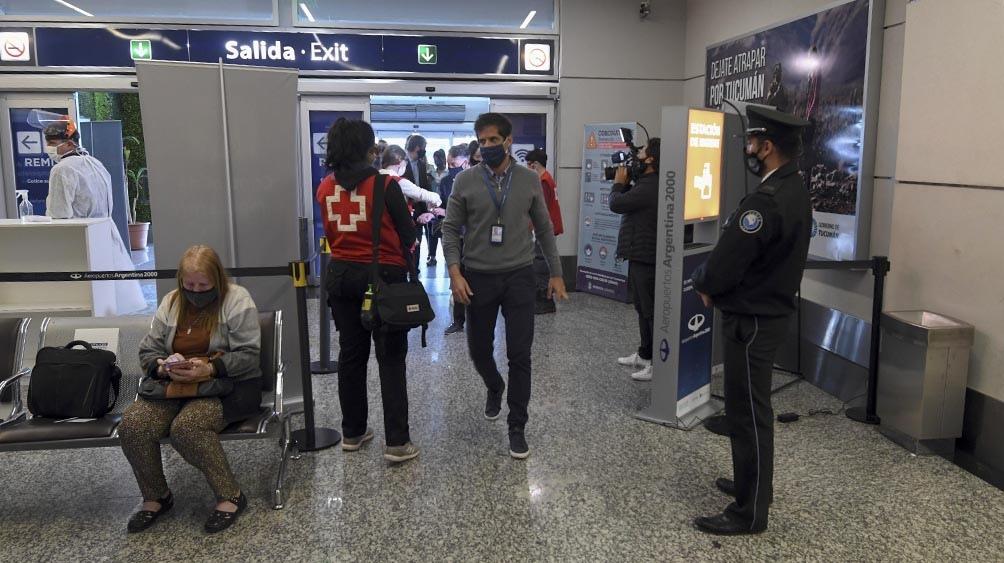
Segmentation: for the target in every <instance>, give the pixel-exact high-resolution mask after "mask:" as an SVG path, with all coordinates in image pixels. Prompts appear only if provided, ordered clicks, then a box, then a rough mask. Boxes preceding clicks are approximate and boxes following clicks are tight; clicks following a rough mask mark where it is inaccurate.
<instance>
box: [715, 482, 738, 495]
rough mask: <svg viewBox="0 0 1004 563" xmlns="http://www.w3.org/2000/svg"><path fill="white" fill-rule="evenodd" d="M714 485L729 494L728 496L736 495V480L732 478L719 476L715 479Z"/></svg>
mask: <svg viewBox="0 0 1004 563" xmlns="http://www.w3.org/2000/svg"><path fill="white" fill-rule="evenodd" d="M715 486H716V487H718V490H719V491H721V492H723V493H725V494H727V495H729V496H730V497H734V496H736V482H735V481H733V480H732V479H726V478H725V477H719V478H717V479H715Z"/></svg>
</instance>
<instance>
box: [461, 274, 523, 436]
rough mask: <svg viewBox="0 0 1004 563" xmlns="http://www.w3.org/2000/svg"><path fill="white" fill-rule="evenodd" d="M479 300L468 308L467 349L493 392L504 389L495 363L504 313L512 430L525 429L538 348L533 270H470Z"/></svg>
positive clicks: (468, 279) (468, 280) (469, 276)
mask: <svg viewBox="0 0 1004 563" xmlns="http://www.w3.org/2000/svg"><path fill="white" fill-rule="evenodd" d="M465 277H466V278H467V283H468V285H470V286H471V291H473V292H474V297H472V298H471V304H470V305H469V306H468V307H467V346H468V348H469V349H470V352H471V360H473V361H474V368H475V369H477V370H478V374H480V375H481V378H482V379H484V381H485V386H486V387H487V388H488V389H489V390H490V391H496V392H498V391H501V390H502V389H503V387H504V386H505V381H503V379H502V375H501V374H500V373H499V369H498V366H497V365H496V364H495V323H496V320H497V319H498V315H499V309H501V310H502V316H503V317H505V338H506V352H507V354H508V356H509V398H508V402H509V426H510V427H518V428H523V427H524V426H526V422H527V420H528V418H529V415H528V414H527V406H528V405H529V403H530V353H531V348H532V347H533V318H534V315H533V312H534V295H535V294H536V283H535V281H534V277H533V268H532V267H530V266H527V267H526V268H521V269H519V270H515V271H512V272H501V273H482V272H472V271H470V270H468V271H467V274H466V276H465Z"/></svg>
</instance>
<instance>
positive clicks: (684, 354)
mask: <svg viewBox="0 0 1004 563" xmlns="http://www.w3.org/2000/svg"><path fill="white" fill-rule="evenodd" d="M708 254H710V251H708V252H703V253H700V254H690V255H688V256H684V257H683V293H682V296H681V298H680V363H679V375H678V377H677V383H676V385H677V387H676V390H677V391H676V392H677V413H678V416H683V415H684V414H686V413H687V412H689V411H691V410H692V409H693V408H694V407H696V406H698V405H701V404H703V403H705V402H706V401H707V400H708V399H709V398H710V396H711V355H712V343H713V338H714V337H713V334H712V333H713V328H714V326H713V325H714V319H715V315H714V311H713V310H712V309H709V308H707V307H705V306H704V302H703V301H701V296H700V295H698V294H697V290H696V289H694V271H695V270H697V268H698V267H700V265H701V264H703V263H704V261H705V260H707V259H708Z"/></svg>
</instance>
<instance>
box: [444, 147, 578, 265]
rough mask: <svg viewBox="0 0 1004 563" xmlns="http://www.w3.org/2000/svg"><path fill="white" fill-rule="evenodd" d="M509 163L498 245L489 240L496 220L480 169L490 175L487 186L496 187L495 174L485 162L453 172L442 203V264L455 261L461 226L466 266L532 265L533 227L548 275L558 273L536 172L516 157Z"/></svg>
mask: <svg viewBox="0 0 1004 563" xmlns="http://www.w3.org/2000/svg"><path fill="white" fill-rule="evenodd" d="M510 161H511V157H510ZM510 166H511V168H512V185H511V189H510V191H509V197H508V198H506V202H505V205H504V206H503V207H502V224H503V225H504V226H505V237H504V242H503V244H502V245H500V246H495V245H493V244H491V230H492V226H493V225H495V224H497V222H498V211H497V210H496V207H495V203H494V201H493V200H492V196H491V194H490V192H489V191H488V190H489V188H488V184H487V183H486V181H485V171H487V172H488V174H489V176H490V177H491V182H492V186H493V187H492V189H495V190H497V182H498V179H497V178H495V177H494V174H493V172H492V171H491V169H489V168H488V167H487V166H486V165H485V164H479V165H478V166H475V167H473V168H469V169H467V170H464V171H463V172H461V173H460V174H459V175H458V176H457V179H456V180H455V181H454V183H453V193H452V194H450V201H449V203H448V204H447V206H446V220H445V221H443V253H444V254H445V255H446V264H447V266H452V265H454V264H459V263H460V237H461V233H462V232H463V237H464V267H465V268H467V269H469V270H472V271H476V272H487V273H492V272H511V271H513V270H518V269H520V268H524V267H527V266H531V265H533V241H534V233H535V232H536V237H537V240H538V241H540V245H541V247H542V248H543V250H544V258H545V259H546V260H547V265H548V267H549V268H550V270H551V277H560V276H561V275H562V273H561V260H560V259H559V257H558V247H557V244H556V243H555V238H554V227H553V226H552V225H551V217H550V215H548V213H547V205H546V204H545V202H544V191H543V189H542V188H541V185H540V176H538V175H537V173H536V172H534V171H533V170H530V169H529V168H526V167H525V166H522V165H520V164H516V163H515V162H512V164H511V165H510ZM496 193H498V192H497V191H496ZM499 200H501V197H499ZM531 224H532V228H531Z"/></svg>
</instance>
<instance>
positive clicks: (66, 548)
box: [0, 265, 1004, 561]
mask: <svg viewBox="0 0 1004 563" xmlns="http://www.w3.org/2000/svg"><path fill="white" fill-rule="evenodd" d="M442 271H443V266H442V265H440V266H439V268H438V270H437V271H436V272H432V276H433V279H430V280H429V283H428V288H429V291H430V293H433V294H434V302H435V303H436V306H437V307H438V308H439V310H440V318H439V319H437V320H436V324H435V325H434V327H433V329H432V330H431V331H430V337H431V338H430V345H429V347H428V348H426V349H422V348H421V347H420V346H419V345H418V339H417V336H418V335H417V334H413V338H412V349H411V353H410V355H409V363H410V370H409V391H410V397H411V426H412V434H413V438H414V441H415V442H416V444H417V445H418V446H419V447H420V448H421V450H422V453H421V456H420V457H419V458H418V459H417V460H415V461H412V462H410V463H407V464H405V465H402V466H397V467H391V466H388V465H387V464H386V463H385V462H384V461H383V459H382V457H381V448H382V436H383V431H382V428H381V424H380V420H381V410H380V403H379V394H378V393H379V384H378V383H377V381H376V377H375V372H371V373H374V375H373V376H371V381H370V389H371V404H372V406H371V411H370V412H371V414H370V416H371V421H372V423H373V424H372V425H373V427H374V430H375V431H376V434H377V438H376V440H374V441H373V442H372V443H371V444H370V445H368V446H367V447H365V448H364V449H363V450H361V451H360V452H356V453H343V452H342V451H341V450H339V449H330V450H327V451H323V452H319V453H312V454H305V455H303V457H302V458H301V459H299V460H297V461H293V462H291V466H290V472H289V477H288V479H287V487H288V496H289V499H288V502H287V503H286V507H285V509H284V510H281V511H273V510H272V509H271V508H270V503H269V500H268V499H269V497H268V495H269V491H270V488H271V486H272V480H273V478H274V473H275V470H276V468H277V455H278V453H277V448H276V444H275V442H274V441H267V442H266V441H256V442H245V443H238V444H234V443H231V444H228V445H227V446H226V447H227V450H228V452H229V455H230V456H231V459H232V460H233V466H234V470H235V472H236V474H237V475H238V476H239V479H240V481H241V482H242V483H243V486H244V487H245V489H246V491H247V492H248V493H249V494H250V497H251V506H250V509H249V511H248V513H247V514H246V516H244V517H243V518H242V519H241V520H240V521H239V522H238V523H237V524H236V526H235V527H234V528H233V529H232V530H230V531H228V532H227V533H224V534H222V535H219V536H213V537H207V536H205V535H204V534H203V533H202V531H201V526H202V523H203V521H204V520H205V517H206V516H207V514H208V511H209V507H210V506H211V504H212V499H211V493H210V491H209V489H208V487H207V486H206V484H205V482H204V481H203V479H202V478H201V476H200V475H199V474H197V472H196V471H195V470H194V469H192V468H191V467H190V466H188V465H187V464H186V463H185V462H184V461H183V460H182V459H181V458H180V456H178V455H177V454H175V453H174V452H173V450H170V448H165V452H166V468H167V475H168V480H169V482H170V483H171V486H172V488H173V491H174V493H175V495H176V497H177V504H176V507H175V510H174V512H173V513H171V514H170V515H169V516H167V517H166V518H165V519H164V521H163V522H161V523H159V524H158V525H157V526H155V527H154V528H152V529H151V530H149V531H147V532H145V533H142V534H138V535H127V534H126V533H125V522H126V519H127V518H128V516H129V514H130V513H131V512H132V511H133V510H134V509H135V508H136V506H137V504H138V502H139V493H138V489H137V487H136V485H135V483H134V481H133V479H132V475H131V472H130V471H129V468H128V465H127V464H126V462H125V459H124V458H123V456H122V454H121V452H120V451H119V450H117V449H111V448H106V449H99V450H90V451H77V452H72V451H69V452H67V451H64V452H24V453H2V454H0V468H2V479H3V485H2V487H0V560H2V561H100V560H113V561H203V560H206V561H208V560H212V561H231V560H244V561H259V560H276V561H279V560H284V561H417V560H424V561H430V560H442V561H751V560H752V561H760V560H786V561H793V560H797V561H803V560H813V561H823V560H825V561H915V560H927V561H945V560H948V561H984V560H986V561H990V560H1000V558H1001V557H1002V555H1001V554H1002V553H1004V518H1002V514H1004V493H1002V492H1001V491H999V490H997V489H995V488H993V487H991V486H990V485H987V484H986V483H984V482H983V481H980V480H979V479H977V478H976V477H974V476H972V475H970V474H969V473H966V472H965V471H963V470H961V469H959V468H958V467H956V466H954V465H952V464H951V463H949V462H947V461H945V460H943V459H941V458H936V457H915V456H912V455H910V454H908V453H907V452H905V451H904V450H902V449H900V448H899V447H898V446H896V445H894V444H892V443H891V442H889V441H887V440H886V439H885V438H883V437H882V436H881V435H879V434H878V433H877V432H876V431H875V429H874V428H872V427H867V426H862V425H859V424H857V423H854V422H852V421H850V420H848V419H846V418H844V417H843V416H821V417H813V418H804V419H802V420H801V421H799V422H797V423H795V424H792V425H787V426H785V425H778V427H777V438H776V445H777V470H776V480H775V487H776V492H775V502H774V505H773V510H772V512H771V522H770V528H769V530H768V531H767V532H766V533H765V534H763V535H759V536H754V537H743V538H718V537H711V536H706V535H703V534H701V533H699V532H697V531H696V530H694V529H693V527H692V525H691V521H692V519H693V518H694V517H695V516H698V515H705V514H711V513H715V512H717V511H719V510H720V509H722V508H723V507H724V506H725V504H726V502H727V499H726V498H725V497H724V496H723V495H721V494H720V493H718V492H717V491H716V490H715V489H714V487H713V485H712V482H713V480H714V479H715V477H718V476H722V475H727V474H728V472H729V470H730V467H731V466H730V461H729V448H728V443H727V441H726V440H725V439H722V438H719V437H716V436H714V435H712V434H710V433H708V432H706V431H705V430H703V429H697V430H694V431H691V432H683V431H679V430H673V429H669V428H664V427H660V426H656V425H652V424H648V423H645V422H641V421H638V420H636V419H634V418H633V417H632V416H631V415H632V413H633V412H635V411H636V410H637V409H638V407H639V406H640V405H642V404H644V402H645V400H646V397H647V385H646V384H640V383H635V382H632V381H631V380H630V378H629V377H628V371H625V370H623V369H620V368H618V367H617V366H616V365H615V363H614V360H613V358H614V357H615V356H616V355H618V354H623V353H628V352H630V351H631V349H632V344H631V343H633V342H634V341H635V338H636V336H635V334H636V333H635V325H634V314H633V310H632V309H631V308H630V307H628V306H626V305H622V304H617V303H613V302H611V301H608V300H605V299H601V298H596V297H591V296H587V295H584V294H575V295H573V297H572V300H571V301H570V302H569V303H567V304H564V305H562V306H561V307H560V310H559V313H558V314H557V315H550V316H545V317H538V318H537V325H536V330H537V338H536V343H535V345H534V373H535V380H534V390H533V393H534V396H533V401H532V404H531V408H530V412H531V423H530V426H529V427H528V439H529V442H530V446H531V449H532V453H531V457H530V458H529V459H528V460H526V461H516V460H513V459H511V458H510V457H509V456H508V452H507V443H506V434H505V430H506V429H505V423H504V422H503V421H502V420H500V421H497V422H488V421H486V420H484V418H483V417H482V415H481V410H482V408H483V400H484V390H483V387H482V384H481V382H480V379H479V378H478V377H477V375H476V374H475V373H474V372H473V370H472V369H471V366H470V362H469V360H468V358H467V352H466V347H465V346H466V343H465V337H464V336H463V335H453V336H450V337H444V336H443V334H442V330H443V328H444V327H445V326H446V324H447V323H448V321H447V319H448V317H449V315H448V313H447V312H446V308H447V300H448V297H447V294H448V293H447V286H446V283H445V280H444V279H443V278H442V277H441V275H442ZM437 274H438V275H439V276H440V277H435V275H437ZM426 275H429V273H426ZM315 306H316V305H315ZM315 330H316V328H315ZM500 357H501V352H500ZM371 369H375V364H373V365H372V366H371ZM314 383H315V390H316V396H317V399H318V419H319V421H320V423H321V424H323V425H326V426H331V427H335V428H337V427H338V420H339V415H338V406H337V399H336V385H335V383H334V378H333V377H330V376H318V377H316V378H315V380H314ZM840 406H841V405H840V403H839V402H838V401H836V400H835V399H833V398H831V397H829V396H828V395H826V394H824V393H823V392H821V391H819V390H817V389H815V388H814V387H812V386H810V385H808V384H805V383H798V384H796V385H794V386H792V387H789V388H787V389H785V390H783V391H782V392H780V393H779V394H777V395H776V396H775V408H776V410H777V411H778V412H783V411H798V412H803V413H804V412H808V411H809V410H810V409H815V408H831V409H834V410H836V409H839V408H840ZM298 424H300V423H299V421H298Z"/></svg>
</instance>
